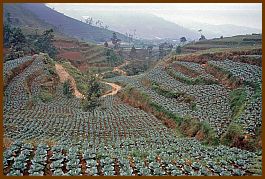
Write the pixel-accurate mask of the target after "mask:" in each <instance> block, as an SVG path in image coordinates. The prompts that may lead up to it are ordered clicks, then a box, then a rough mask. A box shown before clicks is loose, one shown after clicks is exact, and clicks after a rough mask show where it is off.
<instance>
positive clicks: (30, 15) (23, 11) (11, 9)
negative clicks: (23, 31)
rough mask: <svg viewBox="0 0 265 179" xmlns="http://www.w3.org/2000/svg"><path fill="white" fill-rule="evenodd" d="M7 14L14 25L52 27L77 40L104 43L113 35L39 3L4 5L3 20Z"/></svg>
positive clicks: (123, 36) (118, 34)
mask: <svg viewBox="0 0 265 179" xmlns="http://www.w3.org/2000/svg"><path fill="white" fill-rule="evenodd" d="M7 13H10V14H11V17H12V18H13V19H14V20H15V24H16V25H19V26H29V27H34V28H40V27H41V28H51V27H54V28H55V29H54V30H56V31H58V32H62V33H64V34H65V35H67V36H70V37H74V38H77V39H79V40H86V41H93V42H104V41H106V40H109V39H110V38H111V37H112V33H113V31H110V30H106V29H102V28H98V27H94V26H91V25H88V24H85V23H83V22H81V21H78V20H76V19H73V18H70V17H67V16H65V15H63V14H61V13H59V12H57V11H55V10H52V9H50V8H49V7H47V6H45V5H44V4H39V3H32V4H31V3H24V4H12V3H8V4H4V16H5V18H4V19H6V15H7ZM46 24H48V25H46ZM117 36H118V38H120V39H121V40H126V39H127V37H126V36H125V35H122V34H120V33H117Z"/></svg>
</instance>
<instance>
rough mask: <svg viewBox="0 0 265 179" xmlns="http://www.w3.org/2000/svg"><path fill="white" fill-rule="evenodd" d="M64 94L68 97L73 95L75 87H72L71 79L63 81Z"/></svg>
mask: <svg viewBox="0 0 265 179" xmlns="http://www.w3.org/2000/svg"><path fill="white" fill-rule="evenodd" d="M63 94H64V95H65V96H67V97H68V98H71V97H73V88H72V87H71V83H70V81H69V80H67V81H65V82H64V83H63Z"/></svg>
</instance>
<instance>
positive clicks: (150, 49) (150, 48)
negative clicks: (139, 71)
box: [147, 45, 153, 58]
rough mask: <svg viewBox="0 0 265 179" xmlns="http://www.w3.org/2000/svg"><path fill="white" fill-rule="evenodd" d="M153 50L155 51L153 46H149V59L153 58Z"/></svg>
mask: <svg viewBox="0 0 265 179" xmlns="http://www.w3.org/2000/svg"><path fill="white" fill-rule="evenodd" d="M152 50H153V46H152V45H148V47H147V52H148V57H149V58H151V56H152Z"/></svg>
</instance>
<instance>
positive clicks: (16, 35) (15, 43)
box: [9, 28, 26, 51]
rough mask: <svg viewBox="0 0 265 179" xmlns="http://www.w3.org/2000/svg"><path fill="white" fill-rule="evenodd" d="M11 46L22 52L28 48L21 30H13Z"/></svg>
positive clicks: (10, 40)
mask: <svg viewBox="0 0 265 179" xmlns="http://www.w3.org/2000/svg"><path fill="white" fill-rule="evenodd" d="M9 44H10V46H11V47H12V48H13V49H14V50H15V51H21V50H23V48H24V47H25V46H26V37H25V35H24V34H23V33H22V31H21V29H20V28H13V29H11V34H10V36H9Z"/></svg>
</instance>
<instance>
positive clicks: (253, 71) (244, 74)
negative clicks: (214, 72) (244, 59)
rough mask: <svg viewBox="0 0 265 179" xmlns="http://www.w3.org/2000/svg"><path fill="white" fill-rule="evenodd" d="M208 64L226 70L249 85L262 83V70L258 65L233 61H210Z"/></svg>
mask: <svg viewBox="0 0 265 179" xmlns="http://www.w3.org/2000/svg"><path fill="white" fill-rule="evenodd" d="M208 64H209V65H212V66H214V67H216V68H219V69H221V70H224V71H225V72H228V73H230V74H232V76H234V77H236V78H239V79H241V80H243V81H244V82H247V83H261V81H262V69H261V67H258V66H256V65H250V64H246V63H241V62H234V61H231V60H224V61H209V62H208Z"/></svg>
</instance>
